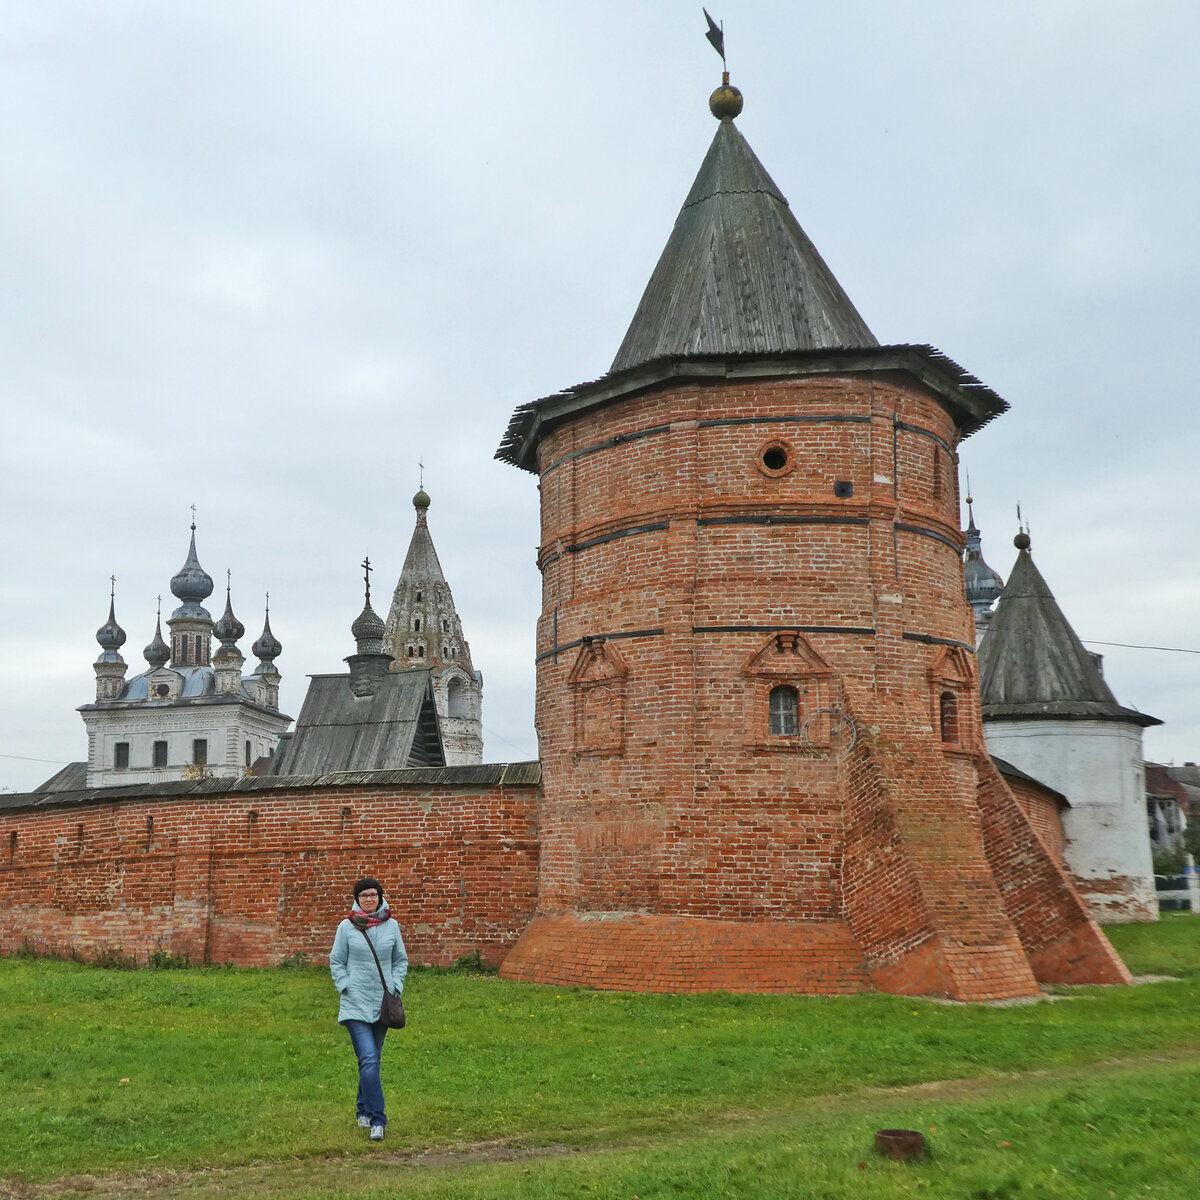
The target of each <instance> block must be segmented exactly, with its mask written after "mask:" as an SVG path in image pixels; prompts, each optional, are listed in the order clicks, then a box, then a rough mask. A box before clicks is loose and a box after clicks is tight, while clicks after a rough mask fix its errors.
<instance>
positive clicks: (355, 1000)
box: [329, 878, 408, 1142]
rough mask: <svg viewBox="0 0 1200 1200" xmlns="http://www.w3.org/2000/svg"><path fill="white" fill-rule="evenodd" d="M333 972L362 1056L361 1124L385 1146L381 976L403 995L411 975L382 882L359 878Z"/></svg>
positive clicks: (342, 1015) (333, 954)
mask: <svg viewBox="0 0 1200 1200" xmlns="http://www.w3.org/2000/svg"><path fill="white" fill-rule="evenodd" d="M372 947H374V953H372V952H371V951H372ZM377 960H378V966H376V961H377ZM329 971H330V974H331V975H332V976H333V982H334V986H335V987H336V988H337V990H338V994H339V996H341V1004H340V1005H339V1007H338V1023H339V1024H341V1025H344V1026H345V1027H346V1029H347V1031H348V1032H349V1034H350V1042H351V1044H352V1045H353V1047H354V1053H355V1056H356V1057H357V1058H358V1102H357V1105H356V1108H357V1110H358V1123H359V1125H361V1126H362V1128H364V1129H369V1130H370V1131H371V1134H370V1137H371V1141H373V1142H381V1141H383V1131H384V1130H385V1129H386V1128H387V1114H386V1113H385V1112H384V1105H383V1085H382V1083H381V1082H380V1079H379V1058H380V1055H381V1054H382V1052H383V1038H384V1035H385V1034H386V1033H387V1026H385V1025H384V1023H383V1022H382V1021H381V1020H380V1019H379V1010H380V1008H381V1006H382V1005H383V983H382V982H381V981H380V973H381V972H382V974H383V979H384V980H386V981H387V987H388V991H390V992H391V993H392V994H393V995H396V996H398V995H400V993H401V992H403V991H404V976H405V974H406V973H407V972H408V955H407V954H406V953H405V950H404V939H403V938H402V937H401V936H400V928H399V926H398V925H397V924H396V922H395V921H393V920H392V914H391V912H390V910H389V909H388V905H387V901H386V900H385V899H384V898H383V885H382V884H381V883H380V882H379V880H378V879H371V878H367V879H360V880H359V881H358V882H357V883H356V884H355V885H354V907H353V908H352V909H351V910H350V916H349V917H348V918H347V919H346V920H344V921H343V922H342V923H341V924H340V925H339V926H338V929H337V936H336V937H335V938H334V939H333V949H332V950H330V952H329Z"/></svg>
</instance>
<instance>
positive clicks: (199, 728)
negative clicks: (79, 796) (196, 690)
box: [83, 700, 291, 787]
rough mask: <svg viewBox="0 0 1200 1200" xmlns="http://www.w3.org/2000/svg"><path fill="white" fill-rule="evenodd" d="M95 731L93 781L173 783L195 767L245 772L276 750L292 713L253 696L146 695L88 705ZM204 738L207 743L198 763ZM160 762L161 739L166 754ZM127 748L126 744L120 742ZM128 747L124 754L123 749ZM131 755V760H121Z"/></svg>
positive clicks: (86, 716)
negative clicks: (204, 699)
mask: <svg viewBox="0 0 1200 1200" xmlns="http://www.w3.org/2000/svg"><path fill="white" fill-rule="evenodd" d="M83 721H84V724H85V726H86V727H87V734H88V772H87V783H88V787H115V786H118V785H120V784H132V783H165V782H168V781H170V780H174V779H184V778H189V777H191V776H193V775H198V774H202V773H203V774H208V775H214V776H234V775H244V774H246V771H247V770H248V769H249V767H250V766H251V765H253V763H254V762H255V761H257V760H258V759H259V758H263V757H265V756H268V755H270V754H271V753H273V751H274V749H275V747H276V745H278V743H279V737H280V735H281V734H282V733H283V732H284V731H285V730H286V729H287V727H288V725H289V724H290V723H291V720H290V718H289V717H285V716H283V715H282V714H281V713H278V712H270V711H267V710H265V709H261V708H258V707H257V706H255V705H251V704H247V703H238V702H234V703H232V704H231V703H228V702H224V703H222V702H215V703H207V704H205V703H186V702H185V703H184V704H180V705H176V704H175V703H173V702H172V701H169V700H168V701H162V702H153V701H151V702H143V703H139V704H134V705H128V706H126V705H114V706H113V707H106V708H97V707H95V706H92V705H89V706H87V707H86V708H85V709H84V710H83ZM197 742H203V743H204V752H203V754H202V756H201V757H203V758H204V760H205V761H204V762H202V763H197V762H196V758H197V753H196V750H197V745H196V743H197ZM163 743H165V747H166V748H165V763H163V765H161V766H155V755H156V747H160V749H158V751H157V753H158V757H159V759H160V761H161V759H162V757H163V754H164V751H163V750H162V749H161V746H162V744H163ZM119 745H124V746H125V747H126V748H127V749H126V750H125V751H123V752H122V751H119V750H118V746H119ZM119 755H121V756H122V757H120V758H119V757H118V756H119ZM122 758H123V761H125V762H126V763H127V764H128V765H127V766H118V762H120V761H122Z"/></svg>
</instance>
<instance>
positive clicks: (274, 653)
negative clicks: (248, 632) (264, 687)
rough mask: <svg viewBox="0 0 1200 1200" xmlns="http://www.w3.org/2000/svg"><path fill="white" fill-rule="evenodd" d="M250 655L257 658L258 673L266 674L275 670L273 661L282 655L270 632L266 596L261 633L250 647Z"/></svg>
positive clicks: (268, 597)
mask: <svg viewBox="0 0 1200 1200" xmlns="http://www.w3.org/2000/svg"><path fill="white" fill-rule="evenodd" d="M250 650H251V653H253V654H255V655H257V656H258V659H259V663H258V668H257V670H258V673H259V674H260V675H263V674H266V673H267V672H268V671H272V670H274V669H275V659H277V658H278V657H279V656H280V655H281V654H282V653H283V646H282V645H281V644H280V642H279V639H278V638H277V637H276V636H275V635H274V634H273V633H272V632H271V597H270V595H269V594H268V596H267V615H266V619H265V620H264V621H263V631H262V633H261V634H259V636H258V640H257V641H256V642H255V643H254V645H253V646H251V647H250Z"/></svg>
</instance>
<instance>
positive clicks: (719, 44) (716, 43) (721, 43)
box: [700, 8, 729, 71]
mask: <svg viewBox="0 0 1200 1200" xmlns="http://www.w3.org/2000/svg"><path fill="white" fill-rule="evenodd" d="M700 11H701V12H702V13H703V14H704V19H705V20H706V21H707V22H708V32H707V33H706V34H705V35H704V36H705V37H706V38H708V40H709V41H710V42H711V43H712V48H713V49H714V50H715V51H716V52H717V53H718V54H719V55H720V56H721V70H722V71H728V70H729V67H728V65H727V64H726V62H725V22H724V21H722V22H721V24H720V25H718V24H717V23H716V21H714V20H713V19H712V17H711V16H709V13H708V9H707V8H702V9H701V10H700Z"/></svg>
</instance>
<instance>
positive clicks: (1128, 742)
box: [984, 717, 1158, 923]
mask: <svg viewBox="0 0 1200 1200" xmlns="http://www.w3.org/2000/svg"><path fill="white" fill-rule="evenodd" d="M984 737H985V739H986V741H987V748H988V751H989V753H991V754H994V755H996V756H997V757H998V758H1003V759H1006V760H1007V761H1008V762H1010V763H1012V764H1013V766H1015V767H1019V768H1020V769H1021V770H1022V771H1024V772H1026V773H1027V774H1029V775H1032V776H1033V777H1034V778H1035V779H1038V780H1040V781H1041V782H1042V783H1045V784H1047V785H1048V786H1050V787H1052V788H1055V789H1056V790H1057V791H1060V792H1062V793H1063V795H1064V796H1066V797H1067V799H1068V801H1069V802H1070V805H1071V807H1070V808H1069V809H1066V810H1065V811H1064V812H1063V834H1064V838H1065V849H1064V856H1063V857H1064V863H1065V865H1066V867H1067V870H1068V872H1069V873H1070V875H1071V876H1072V878H1073V879H1074V881H1075V885H1076V886H1077V887H1078V888H1079V891H1080V894H1081V895H1082V897H1083V899H1084V900H1085V901H1086V902H1087V904H1088V906H1089V907H1090V908H1091V910H1092V915H1093V916H1095V917H1096V919H1097V920H1098V921H1102V922H1114V923H1115V922H1127V921H1155V920H1157V919H1158V901H1157V899H1156V898H1155V891H1154V868H1153V865H1152V863H1151V861H1150V839H1149V837H1148V836H1147V830H1146V785H1145V760H1144V758H1143V751H1142V728H1141V726H1140V725H1135V724H1133V723H1132V722H1125V721H1089V720H1081V719H1079V718H1077V717H1075V718H1071V719H1070V720H1062V719H1059V720H1056V719H1052V718H1045V719H1033V720H1019V721H1016V720H1007V721H1006V720H994V719H993V720H988V719H987V718H985V719H984Z"/></svg>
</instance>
